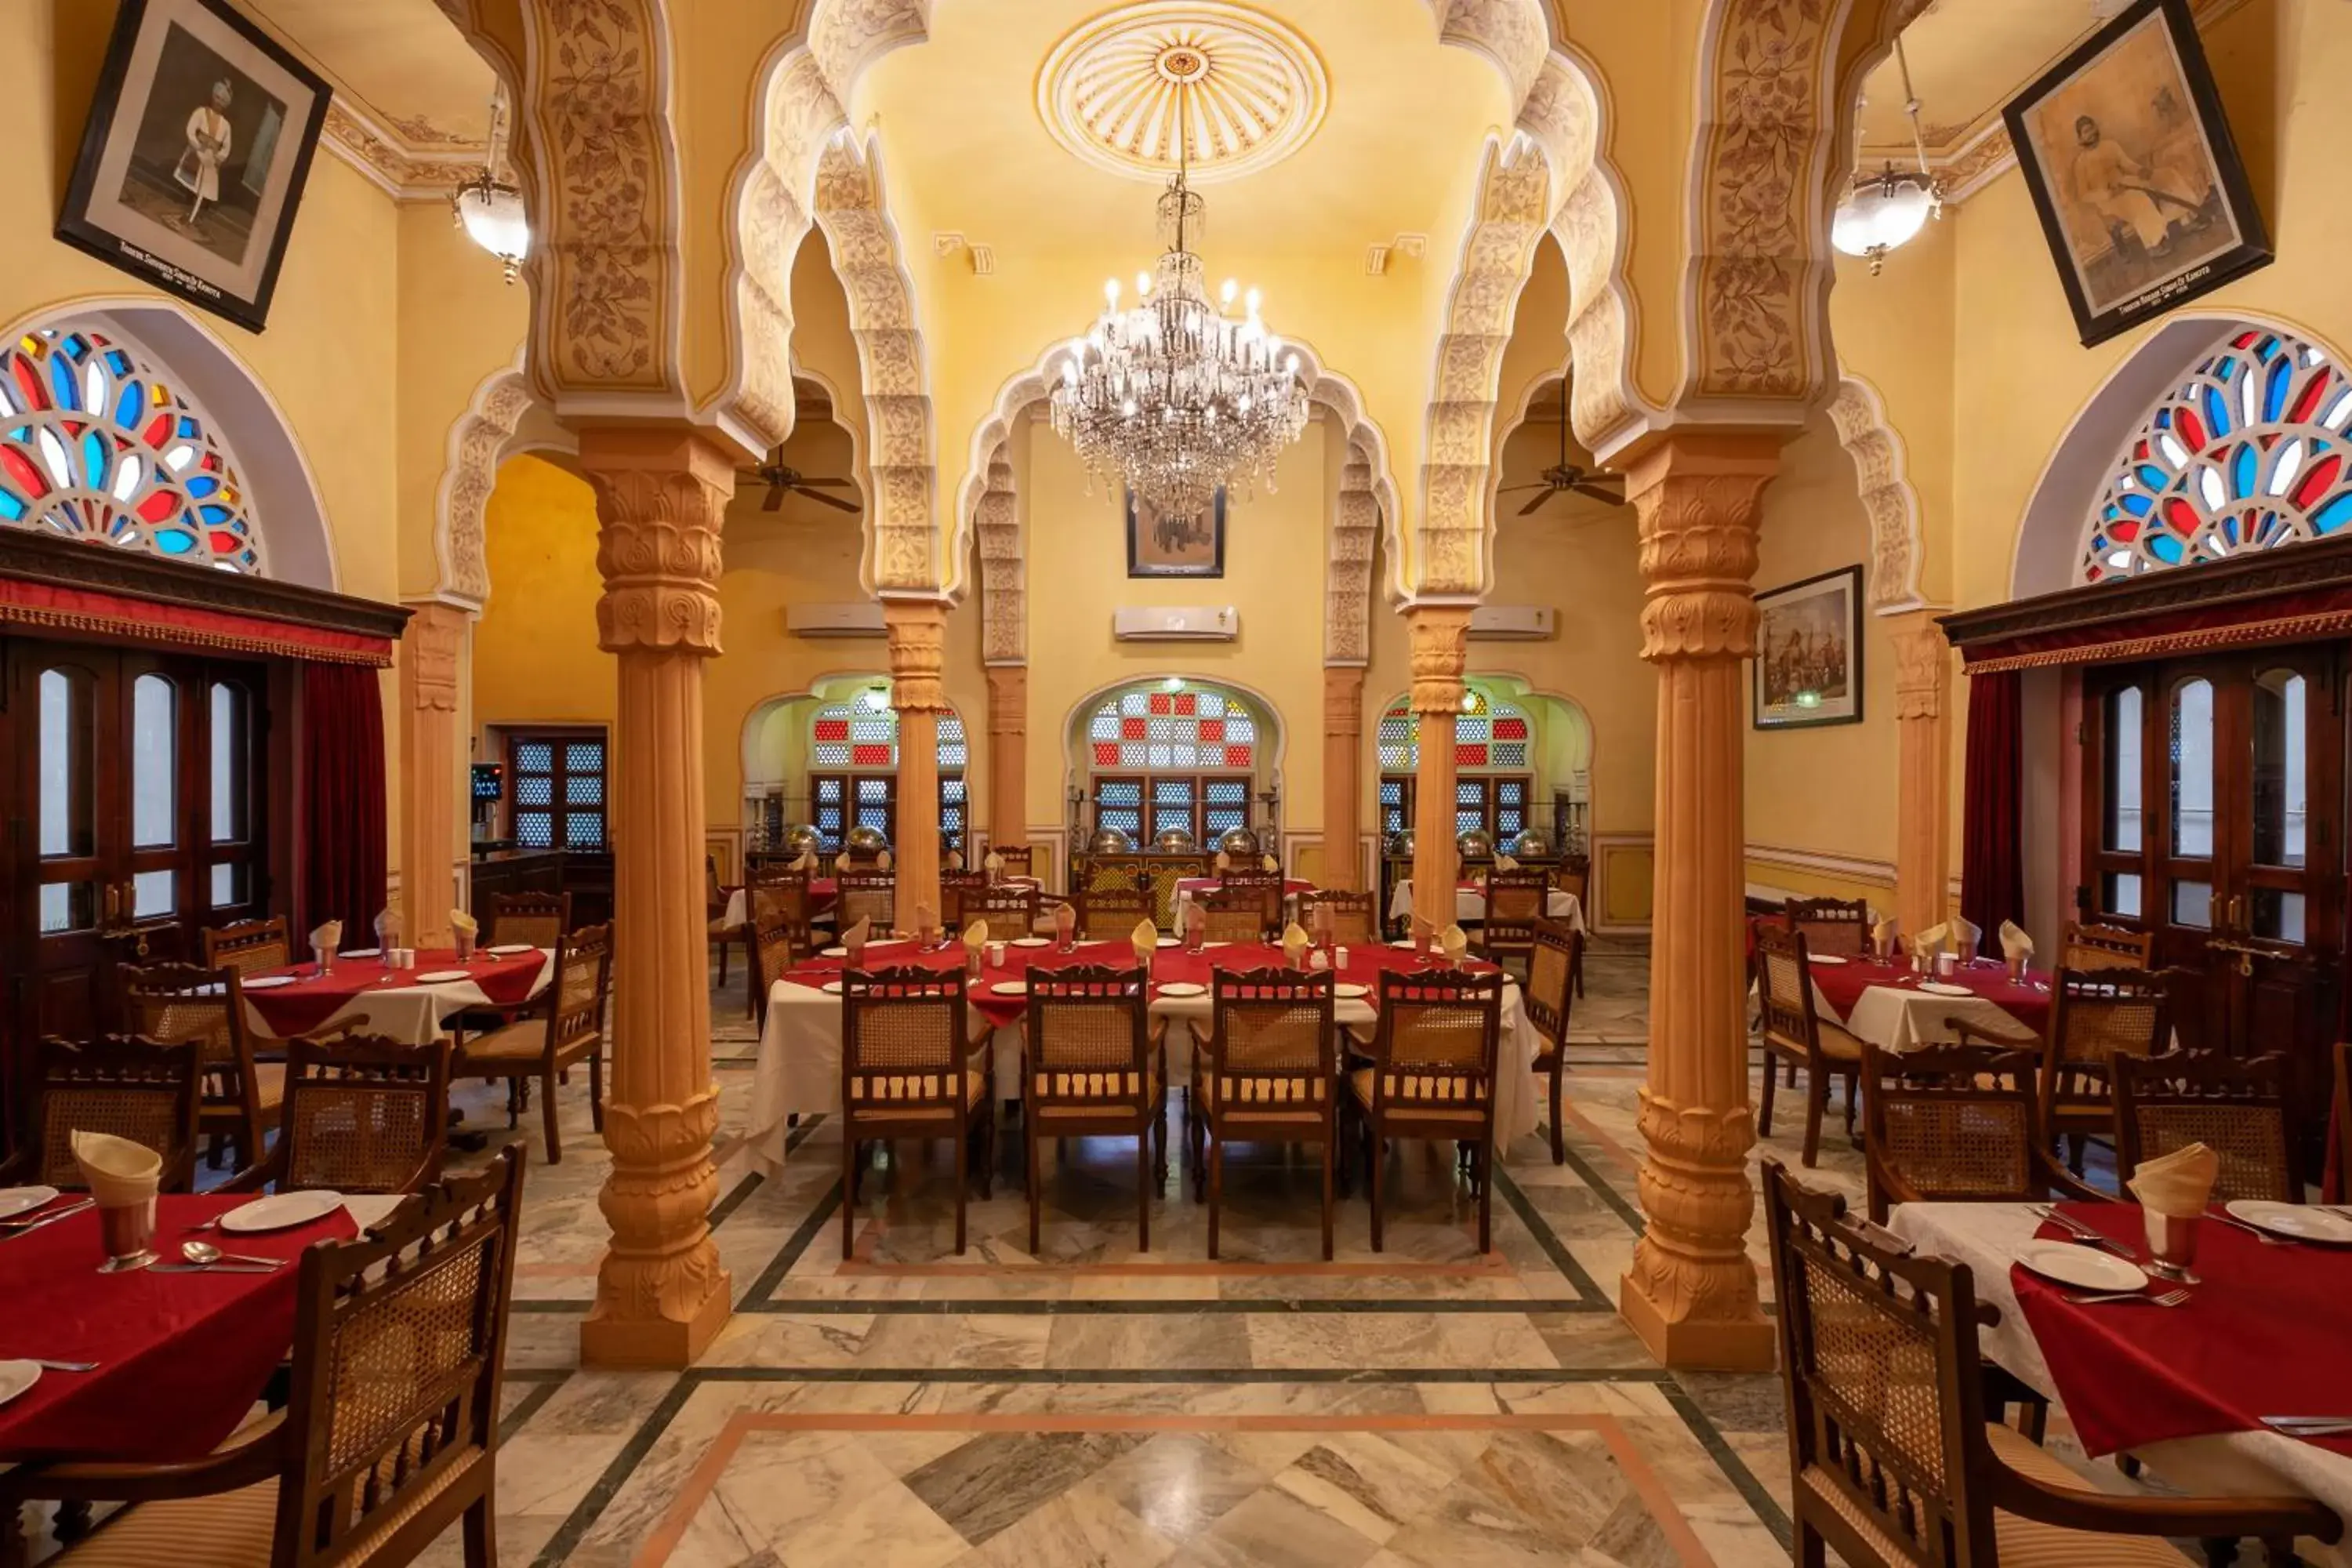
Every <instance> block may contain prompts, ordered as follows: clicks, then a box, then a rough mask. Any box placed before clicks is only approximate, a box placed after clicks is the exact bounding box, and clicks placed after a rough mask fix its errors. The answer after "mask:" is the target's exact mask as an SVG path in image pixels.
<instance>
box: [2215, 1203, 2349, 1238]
mask: <svg viewBox="0 0 2352 1568" xmlns="http://www.w3.org/2000/svg"><path fill="white" fill-rule="evenodd" d="M2221 1210H2222V1212H2223V1213H2224V1214H2227V1215H2231V1217H2232V1218H2235V1219H2242V1220H2244V1221H2245V1222H2246V1223H2247V1224H2248V1225H2251V1226H2254V1227H2255V1228H2256V1229H2257V1230H2267V1231H2269V1232H2271V1233H2272V1234H2273V1235H2276V1236H2291V1237H2294V1239H2295V1240H2297V1241H2332V1242H2335V1243H2336V1244H2337V1245H2339V1246H2344V1245H2352V1219H2346V1218H2345V1217H2343V1216H2342V1215H2333V1214H2329V1213H2328V1212H2327V1211H2326V1209H2323V1208H2314V1207H2312V1206H2311V1205H2308V1204H2282V1203H2273V1202H2271V1201H2270V1200H2269V1199H2266V1198H2240V1199H2238V1200H2237V1201H2235V1202H2234V1203H2228V1204H2224V1205H2221Z"/></svg>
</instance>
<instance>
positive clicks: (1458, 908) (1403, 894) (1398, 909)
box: [1389, 877, 1584, 931]
mask: <svg viewBox="0 0 2352 1568" xmlns="http://www.w3.org/2000/svg"><path fill="white" fill-rule="evenodd" d="M1411 917H1412V878H1411V877H1407V878H1405V879H1402V881H1400V882H1398V883H1397V885H1396V887H1395V889H1393V890H1391V892H1390V894H1389V919H1391V920H1392V921H1401V920H1407V919H1410V918H1411ZM1544 918H1545V919H1546V920H1555V921H1561V922H1562V923H1564V924H1565V925H1566V926H1567V927H1568V929H1569V930H1570V931H1582V930H1583V929H1584V906H1583V904H1582V903H1580V901H1579V900H1578V899H1577V897H1576V895H1575V894H1574V893H1570V892H1567V891H1565V890H1563V889H1559V888H1554V889H1552V890H1551V891H1550V892H1549V893H1548V894H1546V895H1545V896H1544ZM1485 919H1486V894H1484V893H1482V892H1480V891H1479V890H1478V889H1476V888H1475V887H1468V888H1464V887H1456V888H1455V889H1454V923H1455V924H1457V925H1469V924H1471V923H1473V922H1474V921H1483V920H1485Z"/></svg>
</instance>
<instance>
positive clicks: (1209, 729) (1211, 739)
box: [1200, 719, 1225, 745]
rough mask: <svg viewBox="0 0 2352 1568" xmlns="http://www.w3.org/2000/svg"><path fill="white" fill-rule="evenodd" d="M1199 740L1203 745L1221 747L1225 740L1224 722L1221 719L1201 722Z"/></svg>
mask: <svg viewBox="0 0 2352 1568" xmlns="http://www.w3.org/2000/svg"><path fill="white" fill-rule="evenodd" d="M1200 739H1201V743H1202V744H1203V745H1223V743H1224V739H1225V721H1223V719H1203V720H1202V721H1201V734H1200Z"/></svg>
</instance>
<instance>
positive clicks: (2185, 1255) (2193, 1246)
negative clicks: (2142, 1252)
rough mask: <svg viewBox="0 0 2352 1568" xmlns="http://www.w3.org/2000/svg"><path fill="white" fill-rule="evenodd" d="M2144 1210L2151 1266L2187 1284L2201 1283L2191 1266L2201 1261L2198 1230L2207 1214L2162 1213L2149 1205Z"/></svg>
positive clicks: (2142, 1211) (2149, 1264)
mask: <svg viewBox="0 0 2352 1568" xmlns="http://www.w3.org/2000/svg"><path fill="white" fill-rule="evenodd" d="M2140 1213H2141V1215H2142V1216H2143V1217H2144V1218H2145V1219H2146V1220H2147V1251H2148V1265H2147V1266H2148V1268H2151V1269H2153V1270H2154V1271H2155V1272H2157V1273H2158V1274H2161V1275H2162V1276H2164V1278H2166V1279H2171V1280H2176V1281H2178V1282H2179V1283H2180V1284H2183V1285H2194V1284H2196V1283H2198V1279H2197V1276H2196V1275H2194V1274H2192V1273H2190V1272H2189V1265H2190V1264H2192V1263H2194V1262H2196V1261H2197V1232H2198V1230H2199V1229H2200V1227H2201V1226H2203V1225H2204V1223H2205V1216H2204V1215H2169V1214H2158V1213H2157V1212H2156V1211H2155V1210H2154V1209H2152V1208H2147V1207H2142V1209H2141V1210H2140Z"/></svg>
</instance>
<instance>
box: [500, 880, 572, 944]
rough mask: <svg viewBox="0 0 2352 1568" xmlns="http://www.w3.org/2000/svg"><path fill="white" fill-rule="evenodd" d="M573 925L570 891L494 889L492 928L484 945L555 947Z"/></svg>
mask: <svg viewBox="0 0 2352 1568" xmlns="http://www.w3.org/2000/svg"><path fill="white" fill-rule="evenodd" d="M571 925H572V895H571V894H569V893H492V894H491V895H490V929H489V931H488V933H487V934H485V936H484V937H483V939H482V940H483V945H484V946H486V947H504V946H507V945H509V943H513V942H529V943H530V945H531V946H533V947H544V948H548V949H553V948H554V946H555V944H556V943H557V942H561V941H562V938H563V933H564V931H567V930H568V929H570V927H571Z"/></svg>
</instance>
